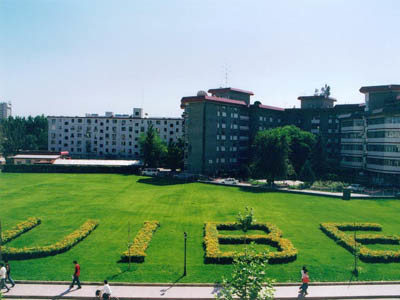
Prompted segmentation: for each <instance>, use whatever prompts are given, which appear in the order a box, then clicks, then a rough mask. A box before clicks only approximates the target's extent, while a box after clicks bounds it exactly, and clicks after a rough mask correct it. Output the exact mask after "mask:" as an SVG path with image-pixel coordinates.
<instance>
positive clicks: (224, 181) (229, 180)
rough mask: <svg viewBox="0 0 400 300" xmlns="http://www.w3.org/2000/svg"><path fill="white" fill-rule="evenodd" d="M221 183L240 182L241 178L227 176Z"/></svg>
mask: <svg viewBox="0 0 400 300" xmlns="http://www.w3.org/2000/svg"><path fill="white" fill-rule="evenodd" d="M221 183H223V184H238V183H239V180H237V179H235V178H225V179H222V180H221Z"/></svg>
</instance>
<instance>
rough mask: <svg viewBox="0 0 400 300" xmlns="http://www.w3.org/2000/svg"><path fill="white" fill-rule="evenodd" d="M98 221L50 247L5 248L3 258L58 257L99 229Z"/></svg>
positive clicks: (84, 225) (83, 226)
mask: <svg viewBox="0 0 400 300" xmlns="http://www.w3.org/2000/svg"><path fill="white" fill-rule="evenodd" d="M98 225H99V222H98V221H97V220H88V221H86V222H85V223H84V224H83V225H82V226H81V227H80V228H79V229H77V230H75V231H74V232H72V233H71V234H69V235H67V236H66V237H64V238H63V239H62V240H61V241H59V242H56V243H54V244H52V245H48V246H33V247H24V248H13V247H7V246H5V247H3V256H4V257H5V259H8V260H24V259H30V258H38V257H46V256H51V255H57V254H60V253H63V252H66V251H68V250H69V249H71V248H72V247H74V246H75V245H76V244H78V243H79V242H80V241H82V240H83V239H84V238H86V237H87V236H88V235H89V234H90V233H91V232H92V231H93V230H95V229H96V228H97V226H98Z"/></svg>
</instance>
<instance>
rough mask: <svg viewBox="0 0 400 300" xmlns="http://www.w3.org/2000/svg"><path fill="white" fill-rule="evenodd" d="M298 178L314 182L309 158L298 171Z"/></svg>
mask: <svg viewBox="0 0 400 300" xmlns="http://www.w3.org/2000/svg"><path fill="white" fill-rule="evenodd" d="M300 179H301V180H303V181H306V182H314V181H315V174H314V171H313V170H312V168H311V163H310V161H309V160H307V161H306V162H305V164H304V165H303V168H302V169H301V171H300Z"/></svg>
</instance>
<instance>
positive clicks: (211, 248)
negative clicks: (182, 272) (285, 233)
mask: <svg viewBox="0 0 400 300" xmlns="http://www.w3.org/2000/svg"><path fill="white" fill-rule="evenodd" d="M249 229H250V230H263V231H264V232H265V233H266V234H265V235H263V234H250V235H220V234H218V230H240V228H239V225H238V224H237V223H216V222H208V223H205V226H204V247H205V257H204V262H205V263H213V264H231V263H232V262H233V259H234V257H235V256H236V255H238V254H240V253H238V252H236V251H226V252H222V251H221V250H220V247H219V245H220V244H249V243H252V242H254V243H257V244H264V245H270V246H273V247H276V248H277V249H278V251H276V252H269V253H267V254H266V255H267V258H268V262H269V263H271V264H272V263H287V262H290V261H294V260H296V257H297V249H296V248H294V246H293V244H292V242H291V241H290V240H288V239H285V238H282V231H281V230H280V229H279V228H278V227H277V226H276V225H274V224H271V223H255V224H252V225H251V226H250V228H249ZM260 255H263V254H260Z"/></svg>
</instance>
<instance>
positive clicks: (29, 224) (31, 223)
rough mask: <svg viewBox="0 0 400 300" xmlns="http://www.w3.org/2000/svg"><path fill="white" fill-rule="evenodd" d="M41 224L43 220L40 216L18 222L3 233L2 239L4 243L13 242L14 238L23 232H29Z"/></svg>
mask: <svg viewBox="0 0 400 300" xmlns="http://www.w3.org/2000/svg"><path fill="white" fill-rule="evenodd" d="M40 224H41V220H40V219H39V218H28V219H27V220H25V221H23V222H21V223H18V224H17V225H15V226H14V227H12V228H11V229H9V230H6V231H5V232H4V233H2V235H1V240H2V242H3V245H4V244H7V243H8V242H11V241H12V240H14V239H16V238H17V237H19V236H20V235H21V234H24V233H25V232H28V231H29V230H31V229H33V228H35V227H36V226H38V225H40Z"/></svg>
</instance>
